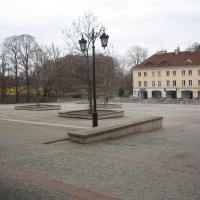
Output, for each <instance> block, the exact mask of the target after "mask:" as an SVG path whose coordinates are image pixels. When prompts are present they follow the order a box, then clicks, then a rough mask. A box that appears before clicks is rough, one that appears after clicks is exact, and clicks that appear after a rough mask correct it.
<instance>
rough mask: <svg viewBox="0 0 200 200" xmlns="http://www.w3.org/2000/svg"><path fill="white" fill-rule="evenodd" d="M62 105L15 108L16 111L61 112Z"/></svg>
mask: <svg viewBox="0 0 200 200" xmlns="http://www.w3.org/2000/svg"><path fill="white" fill-rule="evenodd" d="M60 109H61V106H60V105H44V104H40V105H39V106H38V107H37V105H23V106H15V110H30V111H43V110H60Z"/></svg>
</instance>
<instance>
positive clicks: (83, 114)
mask: <svg viewBox="0 0 200 200" xmlns="http://www.w3.org/2000/svg"><path fill="white" fill-rule="evenodd" d="M97 113H98V119H109V118H116V117H123V116H124V111H117V110H97ZM58 116H59V117H67V118H78V119H92V114H90V113H89V110H77V111H70V112H59V113H58Z"/></svg>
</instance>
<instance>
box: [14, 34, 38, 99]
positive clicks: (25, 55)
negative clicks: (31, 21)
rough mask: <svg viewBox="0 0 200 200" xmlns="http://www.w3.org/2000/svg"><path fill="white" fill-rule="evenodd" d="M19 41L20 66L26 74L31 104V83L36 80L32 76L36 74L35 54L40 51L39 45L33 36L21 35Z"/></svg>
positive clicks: (28, 96)
mask: <svg viewBox="0 0 200 200" xmlns="http://www.w3.org/2000/svg"><path fill="white" fill-rule="evenodd" d="M18 39H19V43H20V46H19V49H18V54H19V56H18V58H19V64H20V66H21V69H22V71H23V74H24V78H25V82H26V91H27V95H26V97H27V102H29V99H30V86H31V82H32V81H33V79H34V76H32V75H33V74H34V73H35V72H34V70H36V69H35V66H34V62H33V59H34V56H35V52H36V51H37V49H38V44H37V43H36V41H35V38H34V37H33V36H31V35H20V36H19V37H18Z"/></svg>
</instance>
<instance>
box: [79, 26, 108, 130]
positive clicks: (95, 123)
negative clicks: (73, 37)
mask: <svg viewBox="0 0 200 200" xmlns="http://www.w3.org/2000/svg"><path fill="white" fill-rule="evenodd" d="M102 30H103V27H102V28H101V29H100V31H99V32H98V33H97V32H94V29H92V33H89V34H86V33H82V38H81V40H79V44H80V48H81V51H82V52H83V53H84V52H85V51H87V48H86V44H87V41H86V40H85V39H84V37H83V34H84V35H85V36H86V37H87V38H88V39H89V40H90V41H92V53H93V104H94V110H93V113H92V120H93V127H96V126H98V113H97V105H96V80H95V46H94V43H95V41H96V39H97V38H98V37H99V35H100V34H101V31H102ZM103 31H104V32H103V33H102V35H101V36H100V40H101V45H102V47H103V48H104V49H105V47H107V44H108V38H109V36H108V35H106V33H105V29H104V30H103Z"/></svg>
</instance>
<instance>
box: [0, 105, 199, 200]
mask: <svg viewBox="0 0 200 200" xmlns="http://www.w3.org/2000/svg"><path fill="white" fill-rule="evenodd" d="M86 106H87V105H81V104H79V105H78V104H76V103H63V104H61V109H62V110H63V111H70V110H74V109H77V110H78V109H84V108H86ZM120 109H121V110H124V111H125V116H124V117H123V118H118V119H107V120H99V126H104V125H107V124H111V123H112V124H118V123H123V122H125V121H127V120H130V119H131V118H135V117H143V116H155V115H156V116H163V117H164V120H163V129H160V130H155V131H151V132H149V133H137V134H133V135H129V136H125V137H122V138H118V139H115V140H107V141H101V142H96V143H91V144H87V145H83V144H77V143H73V142H70V141H68V140H67V138H68V136H67V132H68V131H71V130H79V129H81V127H90V126H91V124H92V122H91V121H90V120H81V119H63V118H59V117H58V115H57V113H58V111H42V112H38V111H16V110H14V106H13V105H0V127H1V129H0V138H1V140H0V199H69V200H71V199H75V200H76V199H105V200H106V199H113V200H114V199H130V200H132V199H137V200H138V199H139V200H140V199H141V200H143V199H148V200H149V199H158V200H159V199H162V200H163V199H180V200H188V199H191V200H193V199H194V200H197V199H199V197H200V123H199V122H200V115H199V109H200V107H199V105H187V104H180V105H173V104H169V105H166V104H164V105H163V104H153V105H152V104H140V103H127V104H126V103H123V104H122V108H118V109H117V110H120ZM4 119H6V120H4ZM9 119H10V121H9ZM14 120H18V121H14ZM20 120H21V122H20ZM23 121H30V122H33V123H24V122H23ZM34 122H36V124H34ZM37 122H42V123H43V124H37ZM47 124H49V125H47ZM61 125H63V126H61ZM64 126H65V127H64ZM76 126H77V127H76Z"/></svg>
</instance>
